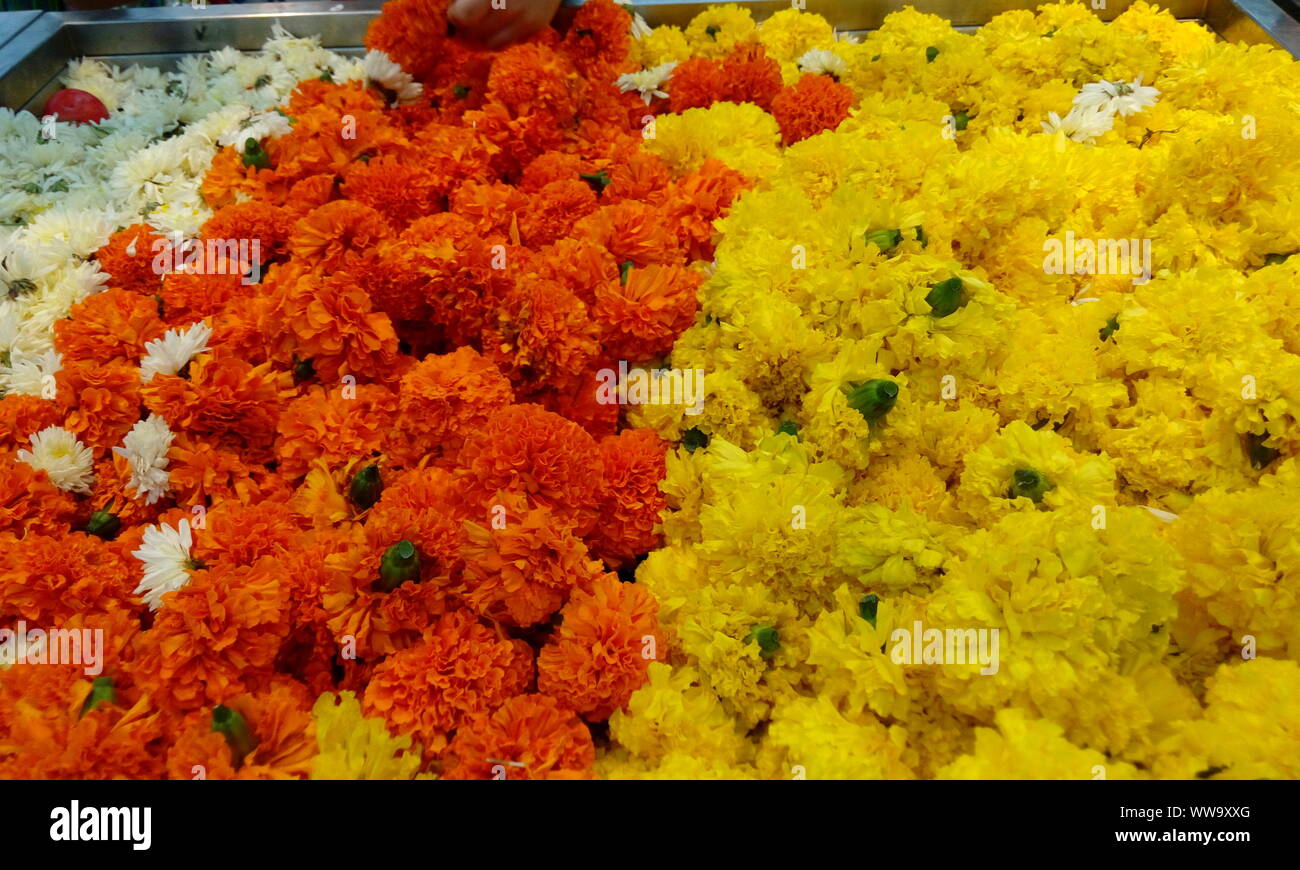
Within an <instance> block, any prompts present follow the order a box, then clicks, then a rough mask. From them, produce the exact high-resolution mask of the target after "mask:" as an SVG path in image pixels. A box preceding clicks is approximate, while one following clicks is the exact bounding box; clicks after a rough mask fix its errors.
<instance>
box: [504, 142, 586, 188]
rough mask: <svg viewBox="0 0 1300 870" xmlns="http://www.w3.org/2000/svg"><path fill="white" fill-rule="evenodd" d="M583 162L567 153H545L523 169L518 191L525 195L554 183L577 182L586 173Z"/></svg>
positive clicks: (574, 155) (576, 156)
mask: <svg viewBox="0 0 1300 870" xmlns="http://www.w3.org/2000/svg"><path fill="white" fill-rule="evenodd" d="M584 165H585V164H584V161H583V159H582V158H581V157H579V156H578V155H577V154H570V153H569V152H567V151H547V152H546V153H545V154H542V155H539V156H538V158H537V159H536V160H534V161H533V162H532V163H529V164H528V165H527V166H526V167H524V172H523V175H522V176H521V177H520V179H519V189H520V190H523V191H525V192H527V193H537V192H538V191H539V190H541V189H542V188H543V187H545V186H546V185H548V184H551V183H552V182H555V181H577V180H579V178H578V176H580V175H582V173H583V172H585V171H586V169H585V168H584Z"/></svg>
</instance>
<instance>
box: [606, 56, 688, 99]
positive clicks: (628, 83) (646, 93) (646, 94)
mask: <svg viewBox="0 0 1300 870" xmlns="http://www.w3.org/2000/svg"><path fill="white" fill-rule="evenodd" d="M676 68H677V61H675V60H670V61H668V62H667V63H661V64H659V66H656V67H651V68H650V69H643V70H641V71H640V72H634V73H625V74H623V75H621V76H619V77H618V79H617V81H616V82H615V83H616V84H617V85H618V89H619V90H620V91H623V92H624V93H627V92H628V91H638V92H640V94H641V99H643V100H645V104H646V105H647V106H648V105H650V101H651V100H653V99H654V98H655V97H658V98H659V99H661V100H666V99H668V94H667V92H666V91H664V89H663V88H664V84H665V83H666V82H667V81H668V80H669V79H670V78H672V77H673V70H674V69H676Z"/></svg>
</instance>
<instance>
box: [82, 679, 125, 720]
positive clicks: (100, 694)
mask: <svg viewBox="0 0 1300 870" xmlns="http://www.w3.org/2000/svg"><path fill="white" fill-rule="evenodd" d="M116 703H117V690H116V689H114V688H113V678H112V677H95V681H94V682H93V683H91V684H90V694H89V695H87V696H86V702H85V703H84V704H82V705H81V715H82V716H85V715H86V714H87V713H93V712H94V711H95V709H96V708H97V707H99V705H100V704H110V705H111V704H116Z"/></svg>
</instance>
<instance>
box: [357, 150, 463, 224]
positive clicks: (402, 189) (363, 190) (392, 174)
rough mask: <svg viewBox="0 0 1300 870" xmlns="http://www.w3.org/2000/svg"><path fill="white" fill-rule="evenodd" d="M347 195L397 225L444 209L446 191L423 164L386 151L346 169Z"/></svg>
mask: <svg viewBox="0 0 1300 870" xmlns="http://www.w3.org/2000/svg"><path fill="white" fill-rule="evenodd" d="M342 190H343V194H344V195H345V196H347V197H348V198H349V199H352V200H355V201H356V202H360V203H364V204H365V205H368V206H370V207H371V208H373V209H375V210H376V211H378V212H379V213H380V214H382V215H383V216H384V217H385V218H387V219H388V220H389V221H390V222H392V224H393V225H394V226H399V227H401V226H405V225H406V224H409V223H410V222H411V221H413V220H415V219H416V218H421V217H424V216H425V215H430V214H433V213H434V212H439V211H442V210H443V207H444V206H445V204H446V191H445V190H443V188H442V187H441V186H440V185H439V184H438V179H436V178H434V177H433V175H432V174H430V173H429V172H428V170H427V168H426V167H425V166H423V165H421V164H417V163H413V162H412V161H410V160H409V159H408V158H406V157H400V156H398V155H395V154H384V155H381V156H379V157H372V158H371V159H370V160H369V161H360V160H358V161H356V162H355V163H351V164H349V165H348V167H347V168H346V169H344V170H343V188H342Z"/></svg>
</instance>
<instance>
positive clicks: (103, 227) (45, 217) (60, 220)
mask: <svg viewBox="0 0 1300 870" xmlns="http://www.w3.org/2000/svg"><path fill="white" fill-rule="evenodd" d="M112 234H113V225H112V224H111V223H109V221H108V219H107V218H106V217H105V216H104V215H102V214H99V213H97V212H87V211H72V210H71V209H66V208H60V207H55V208H51V209H48V210H47V211H43V212H41V213H40V214H39V215H37V216H36V219H35V220H33V221H32V222H31V223H30V224H28V225H27V233H26V235H27V238H28V239H29V240H30V241H34V242H35V243H37V244H49V245H66V246H67V248H68V249H69V250H71V251H72V253H73V255H74V256H77V257H82V258H83V259H84V258H86V257H89V256H90V255H92V254H94V253H95V252H96V251H98V250H99V249H100V248H102V247H103V246H104V243H105V242H107V241H108V237H109V236H111V235H112Z"/></svg>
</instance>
